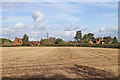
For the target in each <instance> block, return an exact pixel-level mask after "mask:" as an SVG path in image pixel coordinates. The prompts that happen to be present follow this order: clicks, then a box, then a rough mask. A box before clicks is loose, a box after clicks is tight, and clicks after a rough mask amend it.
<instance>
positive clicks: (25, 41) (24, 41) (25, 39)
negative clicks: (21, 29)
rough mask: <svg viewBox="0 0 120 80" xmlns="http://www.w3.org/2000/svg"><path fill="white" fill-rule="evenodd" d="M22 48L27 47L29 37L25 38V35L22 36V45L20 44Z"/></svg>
mask: <svg viewBox="0 0 120 80" xmlns="http://www.w3.org/2000/svg"><path fill="white" fill-rule="evenodd" d="M22 45H23V46H29V37H28V36H27V34H25V35H24V36H23V43H22Z"/></svg>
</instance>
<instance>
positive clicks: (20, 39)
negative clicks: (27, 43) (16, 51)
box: [13, 37, 23, 45]
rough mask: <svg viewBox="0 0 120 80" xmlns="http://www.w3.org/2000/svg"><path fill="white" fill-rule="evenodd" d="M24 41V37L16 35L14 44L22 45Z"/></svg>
mask: <svg viewBox="0 0 120 80" xmlns="http://www.w3.org/2000/svg"><path fill="white" fill-rule="evenodd" d="M22 43H23V40H22V38H17V37H15V40H14V41H13V44H14V45H22Z"/></svg>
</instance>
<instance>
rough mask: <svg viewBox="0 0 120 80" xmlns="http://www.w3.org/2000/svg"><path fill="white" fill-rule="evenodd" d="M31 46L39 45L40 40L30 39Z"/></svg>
mask: <svg viewBox="0 0 120 80" xmlns="http://www.w3.org/2000/svg"><path fill="white" fill-rule="evenodd" d="M30 45H31V46H37V45H40V41H30Z"/></svg>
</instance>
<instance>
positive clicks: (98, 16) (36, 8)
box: [0, 2, 118, 41]
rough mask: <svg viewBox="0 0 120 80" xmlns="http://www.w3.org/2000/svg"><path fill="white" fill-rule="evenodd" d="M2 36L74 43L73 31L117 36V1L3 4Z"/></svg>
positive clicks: (0, 18)
mask: <svg viewBox="0 0 120 80" xmlns="http://www.w3.org/2000/svg"><path fill="white" fill-rule="evenodd" d="M1 5H2V10H0V11H1V12H2V13H0V14H1V15H2V16H1V17H0V22H2V27H1V28H2V37H3V38H9V39H11V40H14V38H15V36H17V37H18V38H22V37H23V35H24V34H25V33H26V34H27V35H28V36H29V40H30V41H31V40H40V39H41V38H47V33H49V37H56V38H62V39H63V40H65V41H69V40H74V36H75V34H76V31H78V30H81V31H82V35H84V34H87V33H94V34H95V35H94V37H96V38H97V37H104V36H111V37H114V36H115V37H118V2H3V3H2V4H1Z"/></svg>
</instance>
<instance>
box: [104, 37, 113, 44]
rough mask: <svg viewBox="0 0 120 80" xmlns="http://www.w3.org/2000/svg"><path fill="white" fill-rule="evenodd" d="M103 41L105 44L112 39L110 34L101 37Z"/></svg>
mask: <svg viewBox="0 0 120 80" xmlns="http://www.w3.org/2000/svg"><path fill="white" fill-rule="evenodd" d="M103 39H104V41H105V43H106V44H107V43H108V42H110V40H111V39H112V38H111V37H110V36H107V37H104V38H103Z"/></svg>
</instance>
